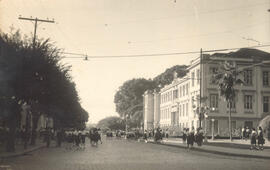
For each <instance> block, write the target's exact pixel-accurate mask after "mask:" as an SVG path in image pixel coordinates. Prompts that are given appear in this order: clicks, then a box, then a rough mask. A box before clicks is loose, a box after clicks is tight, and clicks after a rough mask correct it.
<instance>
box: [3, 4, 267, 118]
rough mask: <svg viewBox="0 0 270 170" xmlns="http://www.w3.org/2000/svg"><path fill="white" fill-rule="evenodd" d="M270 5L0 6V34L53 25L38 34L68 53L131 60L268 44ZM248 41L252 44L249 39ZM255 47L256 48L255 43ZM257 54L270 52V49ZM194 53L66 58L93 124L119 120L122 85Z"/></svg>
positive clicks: (185, 61)
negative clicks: (37, 20) (117, 104)
mask: <svg viewBox="0 0 270 170" xmlns="http://www.w3.org/2000/svg"><path fill="white" fill-rule="evenodd" d="M267 9H270V0H256V1H255V0H237V1H236V0H176V1H175V0H0V29H1V30H2V31H4V32H8V31H9V27H10V26H11V25H13V26H14V27H15V28H19V29H20V30H21V31H22V32H23V33H24V34H27V35H32V34H33V29H34V25H33V24H32V23H31V22H29V21H22V20H18V17H19V15H21V16H23V17H30V16H32V17H38V18H40V19H46V18H49V19H52V18H53V19H54V20H55V22H56V23H55V24H50V23H41V24H39V25H38V29H37V35H38V36H39V37H40V38H50V39H51V40H52V41H53V42H55V44H56V45H57V46H58V47H59V48H63V49H64V50H65V51H66V52H75V53H83V54H88V55H90V56H103V55H131V54H153V53H173V52H187V51H199V50H200V48H202V49H205V50H206V49H207V50H210V49H221V48H232V47H247V46H253V45H258V42H260V44H270V13H269V12H267ZM248 39H252V40H248ZM256 41H258V42H256ZM262 50H267V51H270V48H264V49H262ZM195 57H198V55H176V56H153V57H141V58H113V59H112V58H109V59H108V58H103V59H90V60H89V61H83V60H82V59H64V60H63V62H65V63H68V64H70V65H72V73H71V74H72V75H73V80H74V81H75V82H76V84H77V90H78V92H79V95H80V98H81V100H82V105H83V107H84V108H85V109H86V110H87V111H88V112H89V114H90V122H92V123H94V122H97V121H98V120H100V119H102V118H104V117H106V116H110V115H117V113H116V112H115V106H114V103H113V98H114V94H115V92H116V91H117V89H118V87H119V86H121V85H122V84H123V82H124V81H126V80H129V79H132V78H139V77H144V78H153V77H155V76H156V75H158V74H160V73H162V72H163V71H165V69H166V68H169V67H171V66H173V65H176V64H189V62H190V60H192V59H194V58H195Z"/></svg>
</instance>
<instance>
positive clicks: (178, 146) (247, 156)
mask: <svg viewBox="0 0 270 170" xmlns="http://www.w3.org/2000/svg"><path fill="white" fill-rule="evenodd" d="M148 143H152V144H156V145H165V146H170V147H176V148H182V149H187V148H186V146H181V145H177V144H168V143H155V142H153V141H148ZM191 150H193V151H198V152H207V153H212V154H217V155H225V156H235V157H243V158H258V159H270V156H261V155H248V154H237V153H231V152H222V151H216V150H207V149H203V148H198V147H193V148H192V149H191Z"/></svg>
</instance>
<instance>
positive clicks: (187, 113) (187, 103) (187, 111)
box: [186, 103, 188, 116]
mask: <svg viewBox="0 0 270 170" xmlns="http://www.w3.org/2000/svg"><path fill="white" fill-rule="evenodd" d="M186 116H188V103H186Z"/></svg>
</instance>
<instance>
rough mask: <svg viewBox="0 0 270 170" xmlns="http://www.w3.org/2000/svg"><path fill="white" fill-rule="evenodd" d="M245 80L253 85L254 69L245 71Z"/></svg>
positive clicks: (247, 83)
mask: <svg viewBox="0 0 270 170" xmlns="http://www.w3.org/2000/svg"><path fill="white" fill-rule="evenodd" d="M244 82H245V84H246V85H252V70H246V71H244Z"/></svg>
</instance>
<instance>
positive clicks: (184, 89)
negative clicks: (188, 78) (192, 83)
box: [183, 86, 186, 96]
mask: <svg viewBox="0 0 270 170" xmlns="http://www.w3.org/2000/svg"><path fill="white" fill-rule="evenodd" d="M185 93H186V86H183V96H185Z"/></svg>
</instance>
